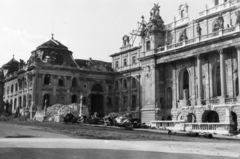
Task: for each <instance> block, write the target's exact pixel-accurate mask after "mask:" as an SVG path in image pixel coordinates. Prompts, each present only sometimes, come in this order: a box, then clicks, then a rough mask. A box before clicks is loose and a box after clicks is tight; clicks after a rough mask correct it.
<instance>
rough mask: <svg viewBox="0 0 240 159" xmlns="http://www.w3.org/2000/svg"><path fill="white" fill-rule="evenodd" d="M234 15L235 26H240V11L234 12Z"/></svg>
mask: <svg viewBox="0 0 240 159" xmlns="http://www.w3.org/2000/svg"><path fill="white" fill-rule="evenodd" d="M235 15H236V16H237V19H236V25H237V24H240V10H238V11H236V12H235Z"/></svg>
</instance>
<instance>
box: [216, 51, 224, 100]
mask: <svg viewBox="0 0 240 159" xmlns="http://www.w3.org/2000/svg"><path fill="white" fill-rule="evenodd" d="M218 52H219V54H220V70H221V73H220V74H221V98H220V103H225V97H226V71H225V55H224V52H223V49H220V50H218Z"/></svg>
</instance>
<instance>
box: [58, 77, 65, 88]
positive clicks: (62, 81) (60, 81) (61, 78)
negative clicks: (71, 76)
mask: <svg viewBox="0 0 240 159" xmlns="http://www.w3.org/2000/svg"><path fill="white" fill-rule="evenodd" d="M58 86H64V78H63V77H59V78H58Z"/></svg>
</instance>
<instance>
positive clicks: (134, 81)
mask: <svg viewBox="0 0 240 159" xmlns="http://www.w3.org/2000/svg"><path fill="white" fill-rule="evenodd" d="M136 87H137V84H136V79H135V78H132V88H136Z"/></svg>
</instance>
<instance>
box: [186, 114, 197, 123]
mask: <svg viewBox="0 0 240 159" xmlns="http://www.w3.org/2000/svg"><path fill="white" fill-rule="evenodd" d="M187 122H188V123H195V122H196V116H195V115H194V114H193V113H189V114H188V115H187Z"/></svg>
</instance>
